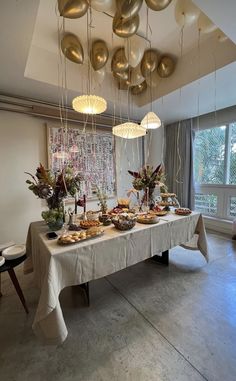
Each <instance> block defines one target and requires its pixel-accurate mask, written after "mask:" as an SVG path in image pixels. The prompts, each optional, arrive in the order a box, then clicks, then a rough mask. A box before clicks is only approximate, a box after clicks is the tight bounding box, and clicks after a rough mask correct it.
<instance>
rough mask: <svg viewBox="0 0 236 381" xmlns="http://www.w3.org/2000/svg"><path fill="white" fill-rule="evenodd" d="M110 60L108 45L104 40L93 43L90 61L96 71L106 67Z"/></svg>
mask: <svg viewBox="0 0 236 381" xmlns="http://www.w3.org/2000/svg"><path fill="white" fill-rule="evenodd" d="M108 58H109V51H108V48H107V44H106V43H105V41H103V40H96V41H94V42H93V43H92V49H91V53H90V60H91V64H92V67H93V68H94V70H100V69H101V68H102V67H103V66H105V65H106V63H107V60H108Z"/></svg>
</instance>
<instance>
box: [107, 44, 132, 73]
mask: <svg viewBox="0 0 236 381" xmlns="http://www.w3.org/2000/svg"><path fill="white" fill-rule="evenodd" d="M128 67H129V64H128V61H127V59H126V57H125V49H124V48H118V49H117V50H116V51H115V53H114V54H113V57H112V60H111V70H112V71H113V72H119V73H120V72H122V71H126V70H128Z"/></svg>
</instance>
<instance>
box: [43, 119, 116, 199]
mask: <svg viewBox="0 0 236 381" xmlns="http://www.w3.org/2000/svg"><path fill="white" fill-rule="evenodd" d="M63 145H65V146H67V147H70V148H69V150H68V149H66V153H67V155H68V157H67V158H66V163H67V164H70V165H72V167H73V168H74V169H75V171H79V172H81V174H83V176H84V180H85V181H84V182H83V183H84V184H83V193H85V194H86V195H87V197H88V198H94V197H95V196H96V188H97V187H99V188H100V189H102V190H103V191H104V192H106V194H107V196H108V197H110V196H114V195H115V194H116V181H115V164H114V155H115V152H114V150H115V148H114V140H113V137H112V134H109V133H103V132H100V131H98V132H96V133H94V132H86V133H83V132H82V131H80V130H79V129H76V128H68V129H67V137H65V134H63V130H62V129H61V128H60V127H54V126H48V164H49V168H51V169H52V170H53V171H57V170H59V169H61V168H62V166H63V158H61V157H60V156H61V155H60V150H61V146H63ZM58 153H59V154H58Z"/></svg>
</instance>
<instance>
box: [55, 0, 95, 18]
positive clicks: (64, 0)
mask: <svg viewBox="0 0 236 381" xmlns="http://www.w3.org/2000/svg"><path fill="white" fill-rule="evenodd" d="M88 7H89V3H88V1H87V0H58V10H59V13H60V16H63V17H66V18H68V19H78V18H79V17H82V16H84V15H85V13H86V12H87V10H88Z"/></svg>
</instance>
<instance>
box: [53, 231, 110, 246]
mask: <svg viewBox="0 0 236 381" xmlns="http://www.w3.org/2000/svg"><path fill="white" fill-rule="evenodd" d="M103 233H104V230H103V229H101V228H100V227H92V228H90V229H88V230H86V231H80V232H78V231H76V232H71V233H68V234H62V235H61V236H60V237H59V238H58V240H57V243H58V244H59V245H71V244H75V243H79V242H84V241H87V240H89V239H91V238H95V237H98V236H100V235H102V234H103Z"/></svg>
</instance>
